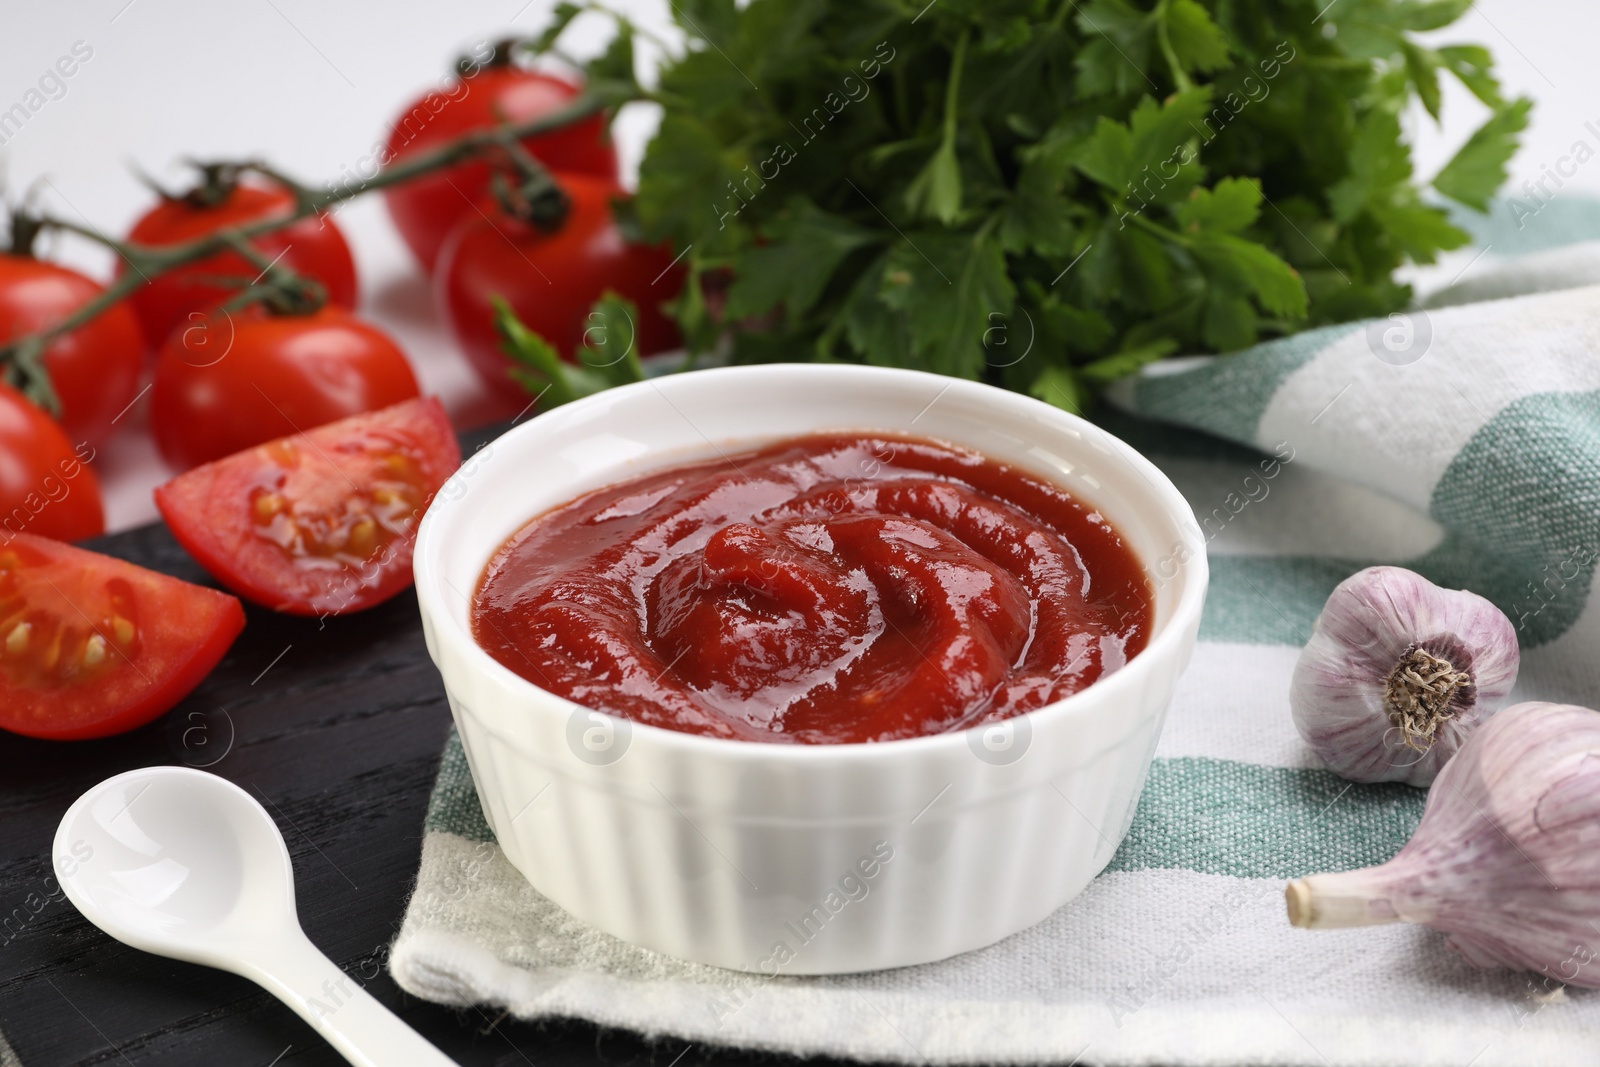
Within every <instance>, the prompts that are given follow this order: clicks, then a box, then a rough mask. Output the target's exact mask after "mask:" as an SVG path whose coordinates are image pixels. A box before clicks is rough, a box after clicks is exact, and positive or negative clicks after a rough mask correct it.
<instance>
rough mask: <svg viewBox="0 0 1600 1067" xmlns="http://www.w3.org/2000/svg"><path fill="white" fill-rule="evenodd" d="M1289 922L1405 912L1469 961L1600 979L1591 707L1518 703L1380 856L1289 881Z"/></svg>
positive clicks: (1596, 749) (1403, 917)
mask: <svg viewBox="0 0 1600 1067" xmlns="http://www.w3.org/2000/svg"><path fill="white" fill-rule="evenodd" d="M1286 897H1287V900H1288V905H1289V921H1290V922H1291V923H1293V924H1294V925H1295V926H1305V927H1321V928H1333V927H1346V926H1368V925H1372V924H1375V923H1390V922H1410V923H1419V924H1421V925H1423V926H1428V927H1432V928H1433V929H1435V930H1440V931H1443V932H1444V933H1447V934H1449V935H1450V944H1451V945H1452V946H1453V947H1454V948H1456V949H1457V950H1459V951H1460V952H1461V954H1462V955H1463V956H1465V957H1466V958H1467V960H1468V962H1470V963H1472V964H1475V965H1476V966H1479V967H1493V966H1506V967H1517V968H1522V969H1526V970H1535V971H1541V972H1543V973H1545V974H1548V975H1550V976H1551V977H1553V978H1555V979H1556V980H1558V981H1561V982H1566V983H1570V984H1572V985H1580V986H1594V987H1600V712H1596V711H1591V710H1589V709H1588V708H1580V707H1575V706H1573V705H1571V704H1542V703H1530V704H1518V705H1516V706H1515V707H1510V708H1507V709H1506V710H1504V711H1502V712H1500V713H1499V714H1497V715H1495V716H1493V717H1492V718H1490V719H1489V720H1488V721H1487V722H1485V723H1484V724H1483V725H1482V726H1480V727H1479V728H1478V729H1477V730H1476V731H1474V732H1473V734H1472V736H1471V737H1469V738H1468V739H1467V742H1466V744H1465V745H1463V746H1462V748H1461V751H1460V752H1458V753H1457V754H1456V757H1455V759H1453V760H1451V761H1450V762H1449V763H1447V764H1445V767H1444V770H1443V771H1441V772H1440V774H1439V778H1438V780H1437V781H1436V782H1434V784H1433V788H1432V790H1430V791H1429V793H1428V802H1427V805H1426V806H1425V807H1424V808H1423V812H1422V822H1421V823H1420V824H1419V825H1418V826H1417V831H1416V833H1415V834H1413V835H1412V837H1411V840H1410V841H1409V842H1407V843H1406V846H1405V847H1404V848H1402V849H1401V850H1400V851H1399V853H1398V854H1397V855H1396V856H1395V857H1394V859H1392V860H1390V861H1389V862H1388V863H1385V864H1383V865H1382V866H1379V867H1369V868H1367V869H1365V870H1360V871H1349V872H1347V873H1344V874H1318V875H1313V876H1311V877H1310V878H1301V879H1299V880H1298V881H1294V882H1290V883H1289V886H1288V889H1287V891H1286Z"/></svg>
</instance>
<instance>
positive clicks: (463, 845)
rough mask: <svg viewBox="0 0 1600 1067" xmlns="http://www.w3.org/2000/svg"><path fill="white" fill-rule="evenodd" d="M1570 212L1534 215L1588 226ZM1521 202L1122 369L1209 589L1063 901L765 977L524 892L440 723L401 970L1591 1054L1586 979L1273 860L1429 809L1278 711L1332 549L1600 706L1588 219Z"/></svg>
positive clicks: (1121, 1038)
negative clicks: (1480, 627) (874, 964)
mask: <svg viewBox="0 0 1600 1067" xmlns="http://www.w3.org/2000/svg"><path fill="white" fill-rule="evenodd" d="M1559 206H1560V205H1551V207H1550V208H1548V209H1547V210H1548V211H1551V212H1553V213H1554V214H1553V215H1552V218H1553V219H1554V218H1555V217H1556V216H1560V215H1561V212H1559V211H1555V208H1557V207H1559ZM1584 211H1588V212H1589V214H1588V215H1587V216H1584V217H1583V218H1579V219H1578V220H1577V221H1573V218H1568V217H1562V218H1559V219H1556V221H1557V222H1559V223H1560V225H1554V224H1552V226H1551V228H1552V230H1556V231H1564V232H1565V233H1566V234H1568V235H1569V236H1585V235H1588V236H1592V237H1596V238H1600V226H1596V225H1595V224H1596V223H1600V211H1594V210H1591V209H1588V208H1583V207H1582V206H1581V205H1577V206H1575V207H1574V214H1575V216H1577V215H1583V212H1584ZM1585 219H1587V222H1585V221H1584V220H1585ZM1509 221H1510V220H1508V219H1506V218H1504V217H1502V218H1501V219H1500V220H1499V222H1500V223H1501V224H1502V225H1500V230H1499V231H1498V232H1497V231H1494V230H1493V229H1492V225H1491V230H1489V231H1487V232H1485V234H1484V235H1483V246H1485V247H1487V249H1488V252H1487V253H1486V254H1484V255H1483V256H1482V258H1481V259H1471V258H1470V257H1465V258H1463V259H1461V260H1458V261H1457V262H1456V263H1455V264H1453V265H1452V267H1451V268H1450V269H1451V270H1452V271H1462V270H1463V268H1465V269H1464V272H1463V274H1462V276H1461V277H1460V278H1459V279H1457V280H1456V281H1455V283H1454V284H1453V285H1449V286H1446V287H1445V289H1444V291H1442V292H1440V293H1436V294H1435V295H1434V296H1433V297H1432V298H1431V299H1429V300H1428V301H1426V302H1425V305H1424V306H1425V308H1426V310H1419V311H1415V312H1412V313H1410V314H1409V315H1406V316H1398V317H1394V318H1392V319H1388V320H1383V321H1379V322H1375V323H1359V324H1353V325H1345V326H1338V327H1330V328H1326V329H1320V330H1314V331H1311V332H1309V333H1305V334H1302V335H1300V336H1296V337H1292V338H1289V339H1286V340H1282V341H1276V342H1272V343H1269V344H1263V345H1261V346H1259V347H1257V348H1254V349H1251V350H1249V351H1246V352H1244V353H1241V354H1238V355H1235V356H1230V357H1226V358H1219V359H1195V360H1188V361H1172V362H1169V363H1164V364H1158V365H1156V366H1155V367H1153V368H1151V369H1150V371H1149V373H1147V374H1146V375H1145V376H1143V377H1141V378H1139V379H1137V380H1135V381H1130V382H1125V383H1123V384H1122V385H1121V386H1119V388H1118V390H1117V393H1116V395H1115V397H1114V400H1115V401H1116V402H1117V403H1118V404H1119V405H1120V406H1121V407H1122V408H1123V409H1125V413H1120V414H1119V413H1111V414H1109V415H1107V416H1106V421H1107V422H1108V423H1110V428H1111V429H1112V430H1113V432H1116V433H1119V434H1121V435H1122V436H1124V437H1125V438H1126V439H1128V440H1129V441H1130V443H1132V444H1133V445H1134V446H1135V447H1137V448H1139V449H1140V450H1141V451H1143V452H1145V454H1147V455H1149V456H1150V457H1151V458H1152V459H1154V460H1155V461H1156V462H1157V463H1158V464H1160V465H1161V466H1162V467H1163V469H1165V470H1166V471H1167V472H1168V473H1169V474H1170V475H1171V477H1172V478H1173V480H1174V481H1175V482H1176V483H1177V484H1178V486H1179V488H1180V489H1182V490H1183V492H1184V493H1185V495H1186V496H1187V497H1188V499H1189V501H1190V503H1191V504H1192V505H1193V507H1194V509H1195V512H1196V515H1197V517H1198V518H1199V519H1200V521H1201V524H1202V526H1203V527H1204V529H1205V530H1206V532H1207V536H1208V539H1209V545H1210V554H1211V564H1212V587H1211V592H1210V596H1209V599H1208V601H1207V604H1206V610H1205V616H1204V621H1203V624H1202V629H1201V635H1200V637H1201V643H1200V645H1199V647H1198V649H1197V650H1196V653H1195V657H1194V661H1193V666H1191V667H1190V669H1189V671H1188V673H1187V674H1186V675H1185V677H1184V679H1183V681H1182V683H1181V685H1180V687H1179V690H1178V693H1177V696H1176V699H1175V701H1174V703H1173V707H1172V710H1171V714H1170V716H1169V719H1168V723H1167V727H1166V731H1165V733H1164V735H1163V737H1162V739H1161V743H1160V746H1159V748H1158V749H1157V753H1156V760H1155V764H1154V767H1153V769H1152V772H1151V774H1150V780H1149V784H1148V786H1147V787H1146V789H1145V792H1144V796H1143V799H1142V801H1141V803H1140V806H1139V809H1138V813H1137V815H1136V817H1135V819H1134V822H1133V826H1132V829H1131V830H1130V831H1129V833H1128V836H1127V839H1126V841H1125V842H1124V844H1123V845H1122V847H1121V849H1120V850H1119V851H1118V852H1117V854H1116V856H1115V858H1114V859H1113V860H1112V861H1111V864H1110V866H1109V867H1108V868H1107V870H1106V872H1105V873H1104V874H1103V875H1101V876H1100V877H1099V878H1098V879H1096V880H1095V881H1094V882H1093V883H1092V884H1091V885H1090V887H1089V888H1088V889H1087V890H1086V891H1085V892H1084V893H1083V894H1082V895H1081V896H1080V897H1079V898H1078V899H1076V900H1074V901H1072V902H1071V903H1070V904H1068V905H1066V906H1065V907H1063V908H1061V909H1060V910H1059V911H1057V912H1056V913H1055V914H1054V915H1052V916H1050V917H1049V918H1048V919H1046V920H1045V921H1044V922H1042V923H1040V924H1039V925H1038V926H1035V927H1033V928H1032V929H1030V930H1027V931H1025V932H1023V933H1020V934H1017V935H1016V936H1014V937H1011V938H1009V939H1007V940H1006V941H1004V942H1002V943H1000V944H998V945H995V946H993V947H991V948H989V949H986V950H983V951H981V952H974V953H969V954H967V955H964V956H960V957H957V958H955V959H951V960H946V961H944V962H941V963H935V964H930V965H926V966H921V967H913V968H906V969H902V970H895V971H884V972H876V973H871V974H861V975H849V976H836V977H822V978H798V977H780V978H777V979H775V980H770V981H755V980H753V979H751V978H750V977H749V976H743V975H739V974H735V973H733V972H728V971H722V970H718V969H716V968H712V967H704V966H698V965H694V964H688V963H683V962H680V961H677V960H674V959H670V958H667V957H663V956H660V955H657V954H654V953H651V952H648V951H645V950H642V949H637V948H633V947H631V946H629V945H626V944H623V943H621V942H619V941H616V940H615V939H613V938H610V937H608V936H606V935H604V934H601V933H599V932H598V931H596V930H594V929H591V928H588V927H586V926H584V925H583V924H580V923H578V922H577V921H575V920H574V919H572V918H571V917H569V916H567V915H566V914H564V913H563V912H562V911H561V910H560V909H558V908H556V907H555V906H554V905H553V904H551V903H550V902H549V901H547V900H545V899H543V898H542V897H540V896H539V895H538V894H537V893H535V892H534V891H533V890H532V889H531V888H530V887H529V886H528V884H527V883H526V882H525V881H524V880H523V879H522V878H521V876H519V875H518V874H517V873H516V871H515V870H513V869H512V868H511V866H510V865H509V864H508V863H507V862H506V861H505V860H504V858H503V857H502V856H501V855H500V852H499V850H498V849H497V848H496V846H495V843H494V839H493V836H492V834H491V833H490V832H489V829H488V827H487V826H486V825H485V823H484V820H483V816H482V813H481V812H480V810H479V807H478V802H477V799H476V797H475V795H474V793H473V790H472V784H471V780H470V777H469V775H468V771H467V767H466V762H465V760H464V758H463V756H462V753H461V748H460V745H459V742H457V741H456V740H455V739H454V738H452V740H451V742H450V745H449V747H448V749H447V750H446V753H445V758H444V762H443V765H442V767H441V770H440V774H439V779H438V783H437V786H436V789H435V792H434V795H433V800H432V803H431V806H430V810H429V814H428V819H427V826H426V834H425V837H424V842H423V849H422V864H421V870H420V872H419V875H418V884H417V890H416V893H415V895H414V897H413V898H412V901H411V903H410V906H409V908H408V911H407V914H406V918H405V923H404V926H403V928H402V930H401V933H400V935H399V938H398V939H397V941H396V943H395V945H394V947H393V952H392V957H391V967H392V971H393V973H394V975H395V978H396V979H397V980H398V981H399V983H400V984H401V985H402V986H403V987H404V988H406V989H407V990H409V991H411V992H412V993H415V994H416V995H418V996H421V997H425V998H427V999H430V1000H435V1001H440V1002H444V1003H450V1004H463V1005H465V1004H483V1005H494V1006H496V1007H500V1008H504V1009H507V1010H509V1011H510V1012H512V1013H513V1014H514V1015H517V1016H519V1017H522V1018H541V1017H547V1016H572V1017H578V1018H584V1019H590V1020H594V1021H596V1022H599V1023H602V1024H606V1025H612V1026H620V1027H627V1028H629V1029H633V1030H638V1031H642V1032H645V1033H648V1034H661V1035H672V1036H673V1037H675V1038H679V1039H683V1040H687V1041H692V1042H707V1043H718V1044H727V1045H738V1046H746V1047H753V1048H761V1049H771V1050H778V1051H787V1052H796V1053H803V1054H829V1055H834V1056H843V1057H855V1058H860V1059H870V1060H885V1061H900V1062H917V1063H920V1062H935V1063H1024V1062H1047V1063H1057V1064H1071V1063H1074V1062H1077V1063H1085V1064H1280V1065H1281V1064H1296V1065H1298V1064H1305V1065H1309V1067H1320V1065H1324V1064H1327V1065H1357V1064H1371V1065H1380V1064H1381V1065H1389V1064H1393V1065H1401V1064H1405V1065H1428V1064H1438V1065H1441V1067H1467V1065H1468V1064H1512V1065H1515V1064H1528V1065H1535V1064H1538V1065H1543V1064H1549V1063H1561V1062H1568V1061H1587V1060H1588V1059H1589V1058H1590V1057H1592V1056H1593V1055H1594V1051H1593V1050H1594V1047H1595V1040H1596V1036H1597V1035H1600V993H1596V992H1590V991H1587V990H1578V989H1562V988H1561V987H1560V986H1559V985H1558V984H1556V983H1555V982H1553V981H1549V980H1546V979H1543V978H1540V977H1538V976H1530V975H1527V974H1517V973H1510V972H1505V971H1482V970H1478V969H1475V968H1473V967H1471V966H1469V965H1468V964H1467V963H1466V962H1465V961H1463V960H1462V959H1461V958H1460V957H1459V956H1457V955H1456V954H1455V953H1454V952H1453V951H1452V950H1450V949H1449V948H1448V947H1446V945H1445V943H1444V939H1443V937H1441V936H1440V935H1438V934H1435V933H1433V932H1431V931H1428V930H1424V929H1420V928H1415V927H1410V926H1403V925H1396V926H1385V927H1373V928H1368V929H1357V930H1344V931H1304V930H1297V929H1292V928H1290V926H1289V925H1288V923H1287V922H1286V921H1285V918H1284V907H1283V900H1282V888H1283V883H1284V881H1285V880H1286V879H1289V878H1294V877H1297V876H1300V875H1305V874H1310V873H1313V872H1317V871H1323V870H1342V869H1347V868H1352V867H1358V866H1364V865H1367V864H1373V863H1378V862H1381V861H1383V860H1385V859H1387V858H1389V857H1390V856H1392V855H1393V854H1394V853H1395V851H1397V850H1398V849H1399V848H1400V846H1401V845H1402V844H1403V843H1404V842H1405V840H1406V839H1407V837H1408V836H1409V835H1410V833H1411V831H1412V830H1413V829H1414V828H1415V826H1416V824H1417V820H1418V818H1419V816H1420V815H1421V811H1422V804H1423V796H1424V794H1423V793H1422V792H1421V791H1420V790H1416V789H1412V788H1410V787H1407V786H1401V785H1378V786H1366V785H1351V784H1349V783H1347V782H1345V781H1343V780H1342V779H1340V778H1338V777H1336V776H1335V775H1333V774H1332V773H1330V772H1328V771H1327V770H1325V769H1323V768H1321V767H1320V766H1319V765H1318V763H1317V761H1316V759H1315V758H1314V757H1313V756H1312V755H1311V754H1310V753H1309V752H1308V751H1307V750H1306V748H1305V746H1304V745H1303V744H1302V742H1301V741H1300V738H1299V737H1298V735H1297V734H1296V732H1295V729H1294V726H1293V725H1292V723H1291V721H1290V718H1289V712H1288V706H1287V700H1286V696H1287V692H1288V687H1289V677H1290V673H1291V671H1292V669H1293V666H1294V663H1295V659H1296V656H1297V654H1298V652H1299V648H1300V646H1301V644H1302V643H1303V642H1304V641H1305V639H1306V637H1307V635H1308V634H1309V633H1310V630H1311V626H1312V621H1313V619H1314V618H1315V617H1316V614H1317V612H1318V610H1319V609H1320V608H1321V605H1322V603H1323V600H1324V599H1325V598H1326V596H1327V594H1328V593H1329V591H1330V590H1331V589H1332V588H1333V586H1334V585H1335V584H1337V583H1338V582H1339V581H1340V580H1341V579H1343V578H1344V577H1346V576H1347V575H1349V574H1350V573H1351V572H1353V571H1355V570H1357V569H1359V568H1361V567H1363V566H1366V565H1368V564H1372V563H1379V562H1384V563H1401V564H1404V565H1406V566H1410V567H1413V568H1415V569H1417V570H1419V571H1421V572H1423V573H1424V574H1426V575H1428V576H1429V577H1431V578H1433V579H1434V580H1435V581H1437V582H1439V583H1441V584H1444V585H1448V586H1453V587H1468V588H1471V589H1474V590H1477V591H1478V592H1480V593H1482V594H1484V595H1485V596H1488V597H1490V598H1491V599H1493V600H1494V601H1495V602H1496V603H1498V604H1499V605H1500V606H1501V607H1502V608H1503V609H1504V610H1505V611H1506V613H1507V614H1508V615H1510V617H1511V618H1512V620H1513V621H1514V622H1515V623H1516V625H1517V628H1518V632H1519V634H1520V636H1521V640H1522V644H1523V647H1524V658H1523V671H1522V676H1521V679H1520V681H1519V683H1518V691H1517V692H1516V693H1515V694H1514V696H1515V697H1516V698H1518V699H1543V700H1560V701H1570V702H1575V703H1580V704H1587V705H1591V706H1594V705H1596V704H1600V669H1597V667H1596V663H1597V655H1596V651H1597V649H1600V613H1597V611H1596V610H1595V608H1594V607H1593V606H1591V605H1590V602H1589V601H1590V597H1589V592H1590V582H1591V578H1592V576H1593V574H1594V571H1595V564H1596V557H1597V555H1600V284H1594V283H1600V242H1597V243H1593V244H1583V245H1573V246H1571V247H1567V248H1558V249H1557V248H1544V249H1539V248H1534V247H1531V246H1530V244H1529V239H1528V237H1527V235H1525V234H1522V233H1520V232H1519V231H1516V230H1515V229H1514V228H1512V227H1509V226H1508V225H1504V224H1505V223H1508V222H1509ZM1540 221H1547V222H1548V221H1550V220H1540ZM1492 224H1493V220H1492ZM1585 225H1587V226H1588V229H1585ZM1497 244H1498V245H1499V246H1500V247H1501V249H1502V250H1505V251H1516V252H1523V253H1531V255H1529V256H1527V257H1523V258H1519V259H1502V258H1500V257H1499V255H1498V253H1497V252H1496V250H1495V248H1496V245H1497ZM1480 251H1481V248H1480ZM1474 254H1476V253H1474ZM1591 286H1592V287H1591ZM1463 300H1465V301H1469V302H1465V303H1463V302H1462V301H1463Z"/></svg>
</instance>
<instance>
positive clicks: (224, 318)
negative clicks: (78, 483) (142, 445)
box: [150, 304, 417, 470]
mask: <svg viewBox="0 0 1600 1067" xmlns="http://www.w3.org/2000/svg"><path fill="white" fill-rule="evenodd" d="M416 395H417V379H416V376H415V375H413V374H412V373H411V364H410V363H408V362H407V361H406V357H405V353H404V352H402V351H401V350H400V348H399V346H398V345H396V344H395V342H394V341H393V340H392V339H391V338H390V337H389V335H388V334H386V333H384V332H383V331H382V330H380V329H378V328H377V327H376V326H373V325H372V324H371V323H368V322H366V321H364V320H362V319H359V318H357V317H355V316H354V315H351V314H349V313H348V312H345V311H342V310H340V309H338V308H334V307H325V308H322V309H321V310H320V311H313V312H310V313H309V314H276V313H274V312H272V311H269V310H267V309H266V308H265V307H263V306H262V305H260V304H254V305H251V306H249V307H247V308H244V309H242V310H238V311H231V312H229V311H222V310H220V309H219V310H217V311H213V312H212V313H211V314H209V315H206V316H204V317H202V318H201V319H200V320H198V321H197V322H195V323H193V324H192V325H189V326H186V327H182V328H180V329H178V330H174V331H173V333H172V335H171V336H170V337H168V338H167V343H166V344H164V345H162V346H161V351H160V352H159V353H158V354H157V355H156V368H155V382H154V385H153V387H152V388H151V391H150V428H151V430H152V431H153V432H154V434H155V438H156V445H157V447H158V448H159V449H160V451H161V455H162V457H163V458H164V459H166V461H167V462H168V463H169V464H171V465H172V466H173V467H176V468H177V469H179V470H187V469H188V468H190V467H193V466H195V465H196V464H200V463H207V462H210V461H211V460H214V459H221V458H222V457H223V456H227V455H231V454H233V453H234V452H238V451H240V450H241V449H245V448H249V447H251V446H252V445H258V444H261V443H262V442H264V441H270V440H272V439H273V438H276V437H282V436H284V435H285V434H291V433H297V432H300V431H304V430H309V429H312V428H313V427H316V426H321V425H323V424H324V423H329V422H333V421H335V420H337V419H342V418H346V417H348V416H350V415H357V414H360V413H361V412H364V411H376V410H378V409H379V408H384V407H388V406H389V405H390V404H395V403H398V402H399V401H401V400H408V399H410V398H412V397H415V396H416Z"/></svg>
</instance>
